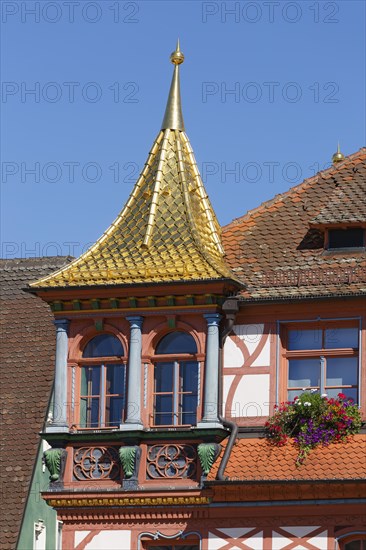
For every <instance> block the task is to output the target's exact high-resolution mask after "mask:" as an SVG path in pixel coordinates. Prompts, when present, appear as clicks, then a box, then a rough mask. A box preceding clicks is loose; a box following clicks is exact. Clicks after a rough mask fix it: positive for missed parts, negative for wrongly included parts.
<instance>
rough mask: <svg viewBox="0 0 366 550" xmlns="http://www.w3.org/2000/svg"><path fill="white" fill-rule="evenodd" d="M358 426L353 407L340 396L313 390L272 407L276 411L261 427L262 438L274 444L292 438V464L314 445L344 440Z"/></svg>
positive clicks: (300, 460)
mask: <svg viewBox="0 0 366 550" xmlns="http://www.w3.org/2000/svg"><path fill="white" fill-rule="evenodd" d="M360 427H361V415H360V412H359V410H358V407H357V405H355V404H354V402H353V401H352V399H348V398H347V397H346V396H345V395H344V394H343V393H339V394H338V397H337V398H330V399H328V398H327V396H325V395H323V396H321V395H319V393H318V392H316V390H314V391H310V392H308V391H307V392H305V393H303V394H302V395H300V397H296V398H295V399H294V401H287V402H286V403H281V404H280V405H279V406H278V407H277V406H276V412H275V413H274V415H273V416H272V417H270V418H269V419H268V421H267V422H266V424H265V430H266V437H267V438H268V439H269V441H270V442H271V443H273V444H274V445H276V446H278V447H281V446H283V445H286V443H287V441H288V438H292V439H293V440H294V441H295V443H296V445H297V446H298V448H299V453H298V456H297V459H296V465H297V466H300V465H301V464H303V463H304V461H305V459H306V457H307V455H308V454H309V452H310V451H311V449H313V448H314V447H316V446H318V445H329V443H333V442H339V441H346V440H347V438H348V436H349V435H352V434H355V433H357V432H358V431H359V429H360Z"/></svg>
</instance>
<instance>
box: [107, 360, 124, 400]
mask: <svg viewBox="0 0 366 550" xmlns="http://www.w3.org/2000/svg"><path fill="white" fill-rule="evenodd" d="M124 384H125V367H124V365H107V388H106V393H107V394H112V393H117V394H119V395H124V393H125V388H124Z"/></svg>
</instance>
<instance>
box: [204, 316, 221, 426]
mask: <svg viewBox="0 0 366 550" xmlns="http://www.w3.org/2000/svg"><path fill="white" fill-rule="evenodd" d="M204 318H205V319H206V321H207V338H206V364H205V375H204V399H203V417H202V420H201V422H200V423H199V426H200V427H209V426H208V424H213V425H217V424H219V419H218V416H217V414H218V404H219V403H218V401H219V324H220V320H221V315H220V314H219V313H208V314H206V315H204Z"/></svg>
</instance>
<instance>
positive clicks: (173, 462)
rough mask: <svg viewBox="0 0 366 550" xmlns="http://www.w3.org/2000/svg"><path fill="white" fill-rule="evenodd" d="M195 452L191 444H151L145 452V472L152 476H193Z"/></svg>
mask: <svg viewBox="0 0 366 550" xmlns="http://www.w3.org/2000/svg"><path fill="white" fill-rule="evenodd" d="M196 464H197V452H196V449H195V448H194V447H192V446H191V445H178V444H173V443H169V444H168V445H152V446H151V447H149V448H148V453H147V473H148V475H149V476H150V477H151V478H153V479H156V478H161V477H164V478H168V479H183V478H192V477H194V475H195V473H196V469H197V466H196Z"/></svg>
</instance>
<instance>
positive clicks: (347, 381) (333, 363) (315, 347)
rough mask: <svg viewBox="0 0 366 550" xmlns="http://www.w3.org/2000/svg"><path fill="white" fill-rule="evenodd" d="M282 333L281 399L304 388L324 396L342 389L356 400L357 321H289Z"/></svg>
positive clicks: (288, 397)
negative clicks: (285, 392) (311, 323)
mask: <svg viewBox="0 0 366 550" xmlns="http://www.w3.org/2000/svg"><path fill="white" fill-rule="evenodd" d="M284 337H285V346H284V352H283V356H284V362H285V368H284V374H285V378H286V381H284V382H285V383H284V385H285V386H286V389H287V395H285V396H283V397H285V399H288V400H291V401H292V400H293V399H294V397H296V396H297V395H299V394H301V393H302V392H303V391H304V389H305V388H306V389H307V390H310V389H314V390H319V391H320V393H321V394H327V396H328V397H336V396H337V395H338V393H343V394H345V395H346V396H347V397H349V398H352V399H353V400H354V401H355V402H356V403H357V402H358V373H359V327H358V325H356V324H354V323H353V324H352V323H349V322H346V321H344V322H343V323H335V322H322V323H317V324H316V325H312V326H311V325H310V323H303V324H299V325H295V324H294V325H292V324H289V325H287V327H286V330H285V334H284Z"/></svg>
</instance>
